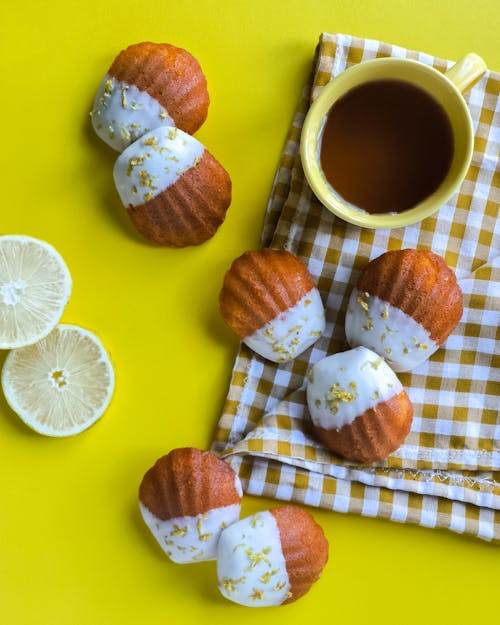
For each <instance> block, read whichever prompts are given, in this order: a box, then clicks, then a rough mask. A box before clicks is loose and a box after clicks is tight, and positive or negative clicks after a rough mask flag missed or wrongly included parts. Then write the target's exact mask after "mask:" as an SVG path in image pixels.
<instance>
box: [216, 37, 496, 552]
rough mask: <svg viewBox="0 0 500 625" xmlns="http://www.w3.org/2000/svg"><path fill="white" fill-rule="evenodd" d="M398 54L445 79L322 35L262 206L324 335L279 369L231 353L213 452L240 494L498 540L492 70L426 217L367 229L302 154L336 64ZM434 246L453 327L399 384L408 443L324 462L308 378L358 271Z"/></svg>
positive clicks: (424, 58) (385, 52)
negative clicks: (466, 159) (453, 309)
mask: <svg viewBox="0 0 500 625" xmlns="http://www.w3.org/2000/svg"><path fill="white" fill-rule="evenodd" d="M382 56H395V57H402V58H410V59H416V60H418V61H420V62H422V63H425V64H428V65H432V66H434V67H435V68H437V69H439V70H441V71H444V70H446V69H447V68H448V67H449V66H451V64H452V63H451V62H447V61H444V60H441V59H437V58H434V57H432V56H429V55H428V54H423V53H421V52H414V51H410V50H405V49H403V48H400V47H397V46H391V45H388V44H385V43H381V42H379V41H372V40H368V39H359V38H354V37H351V36H348V35H339V34H337V35H330V34H323V35H322V36H321V38H320V43H319V47H318V49H317V54H316V58H315V62H314V69H313V72H312V74H311V78H310V81H309V83H308V84H307V85H306V87H305V89H304V92H303V95H302V99H301V101H300V103H299V106H298V108H297V111H296V113H295V116H294V119H293V123H292V126H291V128H290V131H289V135H288V138H287V142H286V145H285V148H284V151H283V153H282V156H281V160H280V164H279V168H278V171H277V174H276V177H275V182H274V186H273V191H272V194H271V198H270V200H269V204H268V208H267V213H266V217H265V222H264V229H263V234H262V245H263V246H271V247H274V248H277V249H287V250H290V251H292V252H294V253H295V254H297V255H298V256H299V257H300V258H301V259H302V260H303V261H304V263H305V264H306V265H307V266H308V268H309V271H310V272H311V274H312V275H313V277H314V278H315V281H316V283H317V285H318V288H319V290H320V292H321V295H322V298H323V302H324V303H325V307H326V311H327V313H326V314H327V327H326V331H325V334H324V335H323V336H322V337H321V338H320V339H319V340H318V341H317V343H316V344H315V345H314V346H313V347H312V348H310V349H309V350H307V351H306V352H305V353H304V354H302V355H301V356H299V357H298V358H296V359H295V360H294V361H293V362H291V363H287V364H280V365H275V364H273V363H270V362H269V361H266V360H264V359H262V358H260V357H259V356H257V355H256V354H254V353H253V352H251V351H250V349H248V348H247V347H246V346H245V345H241V347H240V350H239V353H238V356H237V358H236V362H235V365H234V369H233V373H232V378H231V384H230V388H229V393H228V396H227V400H226V403H225V406H224V410H223V414H222V417H221V419H220V421H219V424H218V427H217V431H216V435H215V440H214V442H213V446H212V448H213V450H214V451H215V452H216V453H218V454H220V455H221V456H222V457H223V458H225V459H226V460H227V461H228V462H229V463H230V464H231V465H232V466H233V467H234V468H235V469H236V471H237V472H238V473H239V474H240V476H241V478H242V481H243V484H244V488H245V490H246V492H248V493H250V494H256V495H265V496H267V497H273V498H277V499H283V500H287V501H288V500H293V501H296V502H300V503H305V504H309V505H313V506H321V507H324V508H330V509H333V510H337V511H341V512H351V513H360V514H364V515H367V516H378V517H385V518H389V519H392V520H394V521H399V522H412V523H418V524H420V525H424V526H428V527H443V528H448V529H450V530H453V531H455V532H460V533H467V534H471V535H475V536H477V537H479V538H482V539H484V540H488V541H491V542H494V543H499V542H500V413H499V403H500V349H499V345H500V342H499V338H500V330H499V328H500V240H499V234H500V221H499V220H498V213H499V203H500V168H499V149H500V105H499V91H500V74H498V73H494V72H491V71H488V72H487V73H486V74H485V75H484V76H483V78H482V79H481V80H480V82H478V83H477V84H476V86H475V87H474V88H473V89H472V90H471V91H470V93H468V94H467V95H466V100H467V102H468V105H469V108H470V111H471V114H472V119H473V123H474V131H475V145H474V156H473V160H472V164H471V167H470V169H469V172H468V174H467V177H466V180H465V181H464V182H463V184H462V186H461V188H460V190H459V192H458V193H457V194H456V195H455V196H454V197H453V198H452V199H451V200H450V201H449V202H448V203H447V204H446V205H444V206H443V207H441V209H440V210H439V211H438V213H436V214H435V215H434V216H432V217H428V218H427V219H425V220H424V221H423V222H421V223H418V224H414V225H412V226H408V227H406V228H399V229H394V230H377V231H372V230H364V229H361V228H359V227H357V226H353V225H350V224H347V223H344V222H343V221H341V220H340V219H338V218H336V217H334V216H333V215H332V214H331V213H330V212H329V211H327V210H326V209H324V208H323V207H322V206H321V205H320V203H319V202H318V201H317V200H316V198H315V197H314V195H313V193H312V191H311V189H310V188H309V186H308V184H307V182H306V181H305V178H304V175H303V172H302V168H301V164H300V154H299V141H300V132H301V128H302V124H303V120H304V116H305V113H306V112H307V109H308V107H309V105H310V102H311V100H312V99H314V98H315V97H316V96H317V95H318V93H319V92H320V91H321V89H322V87H323V86H324V85H325V84H326V83H327V82H328V81H329V80H330V79H331V78H332V77H333V76H335V75H337V74H338V73H339V72H341V71H343V70H344V69H345V68H347V67H349V66H351V65H353V64H355V63H359V62H361V61H364V60H368V59H372V58H376V57H382ZM403 248H418V249H430V250H433V251H434V252H436V253H438V254H440V255H441V256H443V257H444V259H445V260H446V262H447V263H448V265H450V266H451V267H453V268H454V270H455V272H456V274H457V278H458V280H459V283H460V285H461V287H462V290H463V293H464V314H463V317H462V320H461V322H460V324H459V326H458V327H457V328H456V330H455V331H454V332H453V334H452V335H451V336H450V337H449V338H448V340H447V341H446V343H445V345H444V346H443V347H442V348H441V349H439V350H438V351H437V352H436V353H435V354H434V355H433V356H432V357H431V359H430V360H429V361H427V362H425V363H423V364H422V365H420V366H419V367H418V368H417V369H415V370H414V371H413V372H411V373H402V374H399V377H400V379H401V381H402V383H403V385H404V386H405V388H406V389H407V392H408V394H409V396H410V399H411V401H412V403H413V406H414V410H415V416H414V420H413V425H412V429H411V432H410V434H409V435H408V437H407V438H406V440H405V442H404V444H403V445H402V446H401V447H400V448H399V449H398V450H397V451H395V452H394V453H392V454H391V455H390V456H389V457H388V458H387V460H385V461H384V462H380V463H377V464H375V465H371V466H361V465H356V464H353V463H352V462H348V461H344V460H341V459H340V458H337V457H335V456H333V455H331V454H330V453H329V452H328V450H326V449H325V448H324V447H322V445H321V444H320V443H319V442H317V441H316V440H315V438H314V436H313V435H312V434H311V432H310V421H309V416H308V414H307V409H306V401H305V392H304V389H305V379H306V375H307V372H308V370H309V369H310V368H311V366H312V364H314V363H315V362H317V361H318V360H320V359H321V358H323V357H324V356H326V355H328V354H332V353H335V352H337V351H341V350H343V349H345V348H346V347H347V346H346V343H345V334H344V327H343V322H344V315H345V310H346V306H347V300H348V297H349V294H350V291H351V289H352V287H353V286H354V284H355V283H356V281H357V278H358V276H359V273H360V270H361V268H362V267H363V266H364V265H365V264H366V263H367V262H368V261H369V260H371V259H373V258H375V257H377V256H379V255H380V254H382V253H383V252H385V251H386V250H389V249H391V250H394V249H403Z"/></svg>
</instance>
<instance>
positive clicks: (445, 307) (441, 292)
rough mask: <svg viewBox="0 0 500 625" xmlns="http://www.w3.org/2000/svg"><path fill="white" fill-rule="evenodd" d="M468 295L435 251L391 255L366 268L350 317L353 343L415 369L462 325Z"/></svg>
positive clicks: (349, 334) (392, 363) (398, 368)
mask: <svg viewBox="0 0 500 625" xmlns="http://www.w3.org/2000/svg"><path fill="white" fill-rule="evenodd" d="M462 311H463V304H462V291H461V289H460V286H459V285H458V284H457V279H456V277H455V274H454V272H453V271H452V270H451V269H450V268H449V267H448V266H447V265H446V263H445V262H444V260H443V259H442V258H441V257H440V256H438V255H437V254H434V253H433V252H428V251H420V250H410V249H407V250H399V251H393V252H386V253H385V254H382V255H381V256H379V257H378V258H376V259H375V260H372V261H371V262H370V263H368V265H367V266H366V267H365V268H364V270H363V272H362V274H361V277H360V278H359V280H358V283H357V285H356V287H355V288H354V289H353V291H352V293H351V297H350V299H349V305H348V309H347V313H346V318H345V332H346V337H347V342H348V343H349V345H350V346H351V347H355V346H356V345H364V346H365V347H368V348H369V349H371V350H373V351H375V352H377V354H380V355H381V356H383V357H384V358H385V359H386V360H387V362H388V363H389V364H390V366H391V367H392V369H394V371H410V370H412V369H414V368H415V367H417V366H418V365H419V364H420V363H422V362H424V361H425V360H427V359H428V358H429V356H431V355H432V354H433V353H434V352H435V351H436V350H437V349H438V348H439V346H440V345H441V344H442V343H444V341H445V340H446V339H447V338H448V336H449V335H450V334H451V332H453V330H454V328H455V327H456V325H457V324H458V322H459V321H460V318H461V316H462Z"/></svg>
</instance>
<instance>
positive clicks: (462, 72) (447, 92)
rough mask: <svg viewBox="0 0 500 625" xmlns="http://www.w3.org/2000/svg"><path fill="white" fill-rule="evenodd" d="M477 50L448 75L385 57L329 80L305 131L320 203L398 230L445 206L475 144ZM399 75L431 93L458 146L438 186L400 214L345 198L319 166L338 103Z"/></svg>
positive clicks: (351, 218)
mask: <svg viewBox="0 0 500 625" xmlns="http://www.w3.org/2000/svg"><path fill="white" fill-rule="evenodd" d="M486 69H487V68H486V64H485V63H484V61H483V60H482V59H481V58H480V57H479V56H477V54H472V53H471V54H467V55H466V56H465V57H464V58H463V59H461V60H460V61H458V63H456V64H455V65H453V67H451V68H450V69H449V70H448V71H447V72H446V73H445V74H442V73H441V72H439V71H438V70H436V69H434V68H433V67H430V66H428V65H424V64H422V63H419V62H417V61H410V60H407V59H396V58H381V59H375V60H373V61H365V62H364V63H360V64H359V65H355V66H353V67H351V68H349V69H347V70H345V71H344V72H342V73H341V74H339V75H338V76H337V77H335V78H334V79H333V80H332V81H331V82H329V83H328V84H327V85H326V86H325V87H324V89H323V91H322V92H321V93H320V95H319V96H318V98H317V99H316V100H315V101H314V103H313V104H312V105H311V108H310V109H309V112H308V113H307V116H306V118H305V121H304V127H303V129H302V137H301V145H300V150H301V157H302V166H303V168H304V173H305V176H306V178H307V181H308V182H309V184H310V186H311V188H312V190H313V191H314V193H315V195H316V197H317V198H318V199H319V200H320V202H321V203H322V204H323V205H324V206H325V207H326V208H328V209H329V210H330V211H331V212H332V213H334V214H335V215H337V216H338V217H341V218H342V219H343V220H344V221H348V222H350V223H353V224H356V225H358V226H363V227H365V228H398V227H400V226H407V225H409V224H412V223H415V222H417V221H421V220H422V219H424V218H425V217H428V216H429V215H431V214H432V213H434V212H435V211H436V210H438V208H439V207H440V206H442V205H443V204H445V203H446V202H447V201H448V200H449V198H450V197H451V196H452V195H453V194H454V193H455V191H456V190H457V189H458V187H459V186H460V184H461V182H462V181H463V179H464V178H465V175H466V173H467V170H468V168H469V165H470V161H471V158H472V152H473V148H474V133H473V129H472V119H471V116H470V113H469V109H468V108H467V104H466V102H465V100H464V98H463V97H462V93H463V92H465V91H467V89H470V87H472V86H473V85H474V84H475V83H476V82H477V81H478V80H479V78H480V77H481V76H482V75H483V74H484V72H485V71H486ZM382 79H397V80H403V81H406V82H410V83H412V84H414V85H417V86H418V87H420V88H422V89H425V90H426V91H427V92H428V93H430V94H431V95H432V96H433V97H434V98H435V99H436V100H437V101H438V102H439V103H440V104H441V106H442V107H443V109H444V110H445V112H446V114H447V116H448V119H449V120H450V123H451V127H452V132H453V139H454V148H453V158H452V162H451V166H450V169H449V171H448V173H447V175H446V177H445V178H444V180H443V181H442V182H441V184H440V185H439V187H438V188H437V189H436V191H434V193H432V194H431V195H430V196H428V197H427V198H425V199H424V200H423V201H422V202H420V203H419V204H417V205H416V206H414V207H412V208H410V209H408V210H406V211H404V212H401V213H385V214H370V213H367V212H366V211H364V210H362V209H360V208H357V207H356V206H353V205H352V204H350V203H348V202H346V201H345V200H344V199H343V198H342V197H341V196H340V195H339V194H338V193H337V192H336V191H335V190H334V189H333V188H332V186H331V185H330V184H329V183H328V182H327V180H326V177H325V175H324V173H323V171H322V169H321V165H320V148H321V139H322V131H323V128H324V124H325V121H326V117H327V115H328V112H329V111H330V109H331V108H332V106H333V104H334V102H336V100H338V99H339V98H341V97H342V96H343V95H344V94H346V93H347V92H348V91H350V90H351V89H352V88H354V87H357V86H358V85H360V84H363V83H366V82H368V81H372V80H382Z"/></svg>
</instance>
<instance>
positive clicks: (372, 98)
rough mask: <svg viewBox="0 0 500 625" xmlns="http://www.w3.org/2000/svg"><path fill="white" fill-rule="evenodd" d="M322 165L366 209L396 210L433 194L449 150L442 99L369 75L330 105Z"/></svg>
mask: <svg viewBox="0 0 500 625" xmlns="http://www.w3.org/2000/svg"><path fill="white" fill-rule="evenodd" d="M320 157H321V168H322V170H323V172H324V174H325V176H326V178H327V180H328V182H329V183H330V184H331V186H332V187H333V188H334V189H335V191H337V193H339V194H340V195H341V196H342V197H343V198H344V200H347V201H348V202H350V203H351V204H354V205H355V206H357V207H358V208H362V209H363V210H365V211H367V212H368V213H401V212H402V211H405V210H408V209H409V208H412V207H413V206H415V205H417V204H418V203H419V202H421V201H422V200H424V199H425V198H426V197H428V196H429V195H431V193H433V192H434V191H435V190H436V189H437V188H438V187H439V185H440V184H441V182H442V181H443V180H444V178H445V177H446V174H447V173H448V170H449V168H450V165H451V161H452V157H453V132H452V128H451V124H450V121H449V120H448V117H447V115H446V113H445V111H444V109H443V107H442V106H441V105H440V104H439V102H437V100H435V99H434V98H433V97H432V96H431V95H430V94H428V93H427V92H426V91H424V90H423V89H421V88H420V87H417V86H415V85H413V84H411V83H409V82H405V81H402V80H373V81H370V82H367V83H365V84H363V85H360V86H359V87H355V88H354V89H352V90H351V91H348V92H347V93H346V94H345V95H344V96H343V97H342V98H340V99H339V100H337V102H335V103H334V105H333V106H332V108H331V109H330V111H329V113H328V116H327V120H326V123H325V127H324V131H323V138H322V141H321V152H320Z"/></svg>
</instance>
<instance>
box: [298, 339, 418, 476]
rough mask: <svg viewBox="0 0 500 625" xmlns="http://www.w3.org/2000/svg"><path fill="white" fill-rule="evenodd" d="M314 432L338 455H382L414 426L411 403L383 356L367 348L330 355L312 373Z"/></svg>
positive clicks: (364, 459)
mask: <svg viewBox="0 0 500 625" xmlns="http://www.w3.org/2000/svg"><path fill="white" fill-rule="evenodd" d="M307 405H308V408H309V413H310V415H311V420H312V423H313V429H314V433H315V435H316V436H317V438H318V439H319V440H320V441H321V442H322V443H323V444H324V445H325V446H326V447H327V448H328V449H330V450H331V451H333V453H334V454H337V455H339V456H342V457H344V458H347V459H348V460H354V461H356V462H361V463H364V464H369V463H371V462H375V461H378V460H383V459H384V458H386V457H387V456H388V455H389V454H390V453H391V452H392V451H395V450H396V449H397V448H398V447H399V446H400V445H401V443H402V442H403V440H404V439H405V437H406V436H407V434H408V432H409V431H410V428H411V423H412V419H413V406H412V404H411V402H410V399H409V397H408V395H407V394H406V391H405V390H404V389H403V387H402V385H401V382H400V381H399V380H398V378H397V376H396V374H395V373H394V372H393V370H392V369H391V368H390V367H389V365H388V364H387V363H386V362H385V361H384V359H383V358H382V357H381V356H379V355H378V354H375V353H374V352H372V351H370V350H369V349H366V348H365V347H357V348H355V349H351V350H349V351H346V352H341V353H338V354H333V356H327V357H326V358H323V359H322V360H320V361H319V362H317V363H316V364H315V365H314V367H313V368H312V369H311V371H310V372H309V375H308V383H307Z"/></svg>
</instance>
